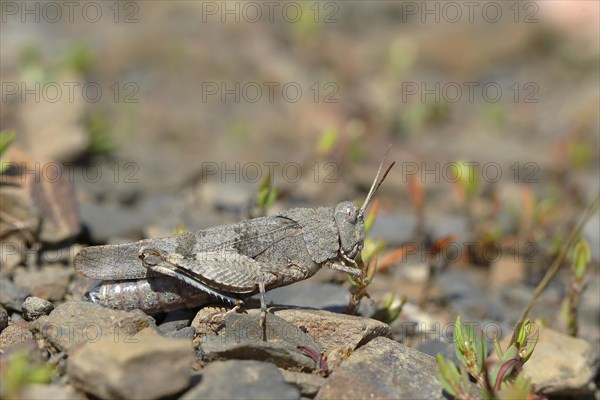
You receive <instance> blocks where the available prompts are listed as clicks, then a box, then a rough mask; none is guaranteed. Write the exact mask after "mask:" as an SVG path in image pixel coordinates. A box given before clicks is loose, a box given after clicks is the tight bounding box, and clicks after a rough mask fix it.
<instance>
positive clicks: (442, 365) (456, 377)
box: [437, 353, 460, 397]
mask: <svg viewBox="0 0 600 400" xmlns="http://www.w3.org/2000/svg"><path fill="white" fill-rule="evenodd" d="M437 360H438V373H437V376H438V379H439V381H440V383H441V385H442V387H443V388H444V390H445V391H446V392H447V393H448V394H450V395H452V396H453V397H456V396H457V394H458V393H457V390H456V388H457V387H460V374H459V373H458V369H457V368H456V365H454V363H453V362H451V361H446V360H445V359H444V356H442V355H441V354H440V353H438V354H437Z"/></svg>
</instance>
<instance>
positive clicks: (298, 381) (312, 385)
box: [279, 369, 326, 398]
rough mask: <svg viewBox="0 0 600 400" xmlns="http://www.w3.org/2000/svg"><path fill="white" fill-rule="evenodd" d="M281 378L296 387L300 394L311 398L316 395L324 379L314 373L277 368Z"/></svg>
mask: <svg viewBox="0 0 600 400" xmlns="http://www.w3.org/2000/svg"><path fill="white" fill-rule="evenodd" d="M279 372H281V375H283V379H284V380H285V381H286V382H287V383H290V384H292V385H294V386H296V387H297V388H298V390H300V394H301V395H302V396H304V397H310V398H313V397H315V396H316V395H317V393H318V392H319V390H320V389H321V387H322V386H323V385H324V384H325V382H326V380H325V378H323V377H322V376H319V375H314V374H305V373H303V372H295V371H286V370H284V369H282V370H279Z"/></svg>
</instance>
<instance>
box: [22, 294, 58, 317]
mask: <svg viewBox="0 0 600 400" xmlns="http://www.w3.org/2000/svg"><path fill="white" fill-rule="evenodd" d="M21 310H23V317H24V318H25V319H26V320H27V321H33V320H34V319H37V318H38V317H40V316H42V315H48V314H50V312H51V311H52V310H54V305H53V304H52V303H50V302H49V301H48V300H44V299H40V298H39V297H34V296H31V297H28V298H27V299H26V300H25V302H24V303H23V305H22V306H21Z"/></svg>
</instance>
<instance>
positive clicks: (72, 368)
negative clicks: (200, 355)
mask: <svg viewBox="0 0 600 400" xmlns="http://www.w3.org/2000/svg"><path fill="white" fill-rule="evenodd" d="M132 340H133V341H135V343H124V342H115V341H114V340H113V339H112V338H103V339H102V340H100V341H98V342H95V343H86V344H84V345H82V346H81V347H79V348H78V349H77V350H75V351H73V352H72V353H71V355H70V356H69V364H68V368H67V374H68V376H69V378H70V380H71V382H72V384H73V386H75V387H76V388H78V389H80V390H82V391H84V392H86V393H90V394H92V395H94V396H96V397H99V398H101V399H113V398H118V399H156V398H160V397H164V396H168V395H172V394H175V393H178V392H180V391H182V390H184V389H185V388H187V387H188V385H189V384H190V376H191V364H192V361H193V359H194V355H193V349H192V344H191V340H186V339H166V338H163V337H160V336H155V335H138V336H136V337H135V338H133V339H132Z"/></svg>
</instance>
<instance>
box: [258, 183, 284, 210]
mask: <svg viewBox="0 0 600 400" xmlns="http://www.w3.org/2000/svg"><path fill="white" fill-rule="evenodd" d="M278 192H279V191H278V190H277V188H276V187H274V186H273V182H272V180H271V175H270V174H268V175H267V176H266V177H265V179H263V181H262V182H261V184H260V188H259V189H258V193H257V194H256V207H258V209H259V210H260V215H266V214H267V212H268V211H269V209H270V208H271V207H272V206H273V204H274V203H275V200H277V195H278Z"/></svg>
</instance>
